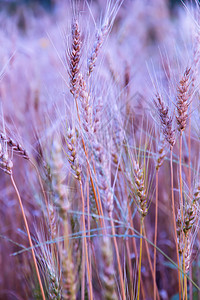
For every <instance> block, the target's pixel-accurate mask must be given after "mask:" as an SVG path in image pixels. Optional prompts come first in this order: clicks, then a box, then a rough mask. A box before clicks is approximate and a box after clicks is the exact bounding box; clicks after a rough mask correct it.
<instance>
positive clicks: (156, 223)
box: [153, 168, 158, 300]
mask: <svg viewBox="0 0 200 300" xmlns="http://www.w3.org/2000/svg"><path fill="white" fill-rule="evenodd" d="M157 230H158V168H157V169H156V205H155V233H154V245H155V247H154V260H153V273H154V285H153V295H154V300H156V245H157Z"/></svg>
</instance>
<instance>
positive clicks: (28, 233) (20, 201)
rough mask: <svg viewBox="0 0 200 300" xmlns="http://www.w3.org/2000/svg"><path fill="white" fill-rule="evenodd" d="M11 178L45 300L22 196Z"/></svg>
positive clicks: (43, 296) (43, 297)
mask: <svg viewBox="0 0 200 300" xmlns="http://www.w3.org/2000/svg"><path fill="white" fill-rule="evenodd" d="M10 178H11V182H12V184H13V187H14V189H15V192H16V194H17V198H18V200H19V205H20V208H21V211H22V216H23V219H24V223H25V227H26V232H27V236H28V241H29V244H30V247H31V252H32V256H33V262H34V265H35V270H36V274H37V278H38V282H39V286H40V290H41V294H42V299H43V300H45V299H46V298H45V294H44V289H43V286H42V280H41V277H40V272H39V269H38V265H37V261H36V257H35V252H34V248H33V243H32V240H31V235H30V231H29V226H28V222H27V219H26V215H25V212H24V207H23V204H22V200H21V197H20V194H19V191H18V188H17V186H16V183H15V180H14V178H13V176H12V175H11V176H10Z"/></svg>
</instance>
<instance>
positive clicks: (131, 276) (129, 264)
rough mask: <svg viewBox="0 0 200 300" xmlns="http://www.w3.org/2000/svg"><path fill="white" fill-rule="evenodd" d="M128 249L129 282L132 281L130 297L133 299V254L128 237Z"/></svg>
mask: <svg viewBox="0 0 200 300" xmlns="http://www.w3.org/2000/svg"><path fill="white" fill-rule="evenodd" d="M126 251H127V260H128V272H129V282H130V289H129V293H130V299H131V300H133V298H134V296H133V272H132V264H131V254H130V247H129V242H128V239H126Z"/></svg>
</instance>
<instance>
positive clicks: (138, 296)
mask: <svg viewBox="0 0 200 300" xmlns="http://www.w3.org/2000/svg"><path fill="white" fill-rule="evenodd" d="M143 220H144V218H143V217H141V220H140V256H139V269H138V291H137V300H140V280H141V267H142V239H143V237H142V232H143Z"/></svg>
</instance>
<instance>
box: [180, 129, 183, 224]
mask: <svg viewBox="0 0 200 300" xmlns="http://www.w3.org/2000/svg"><path fill="white" fill-rule="evenodd" d="M182 140H183V134H182V131H181V133H180V146H179V184H180V196H181V202H180V208H181V218H182V221H183V191H182Z"/></svg>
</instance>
